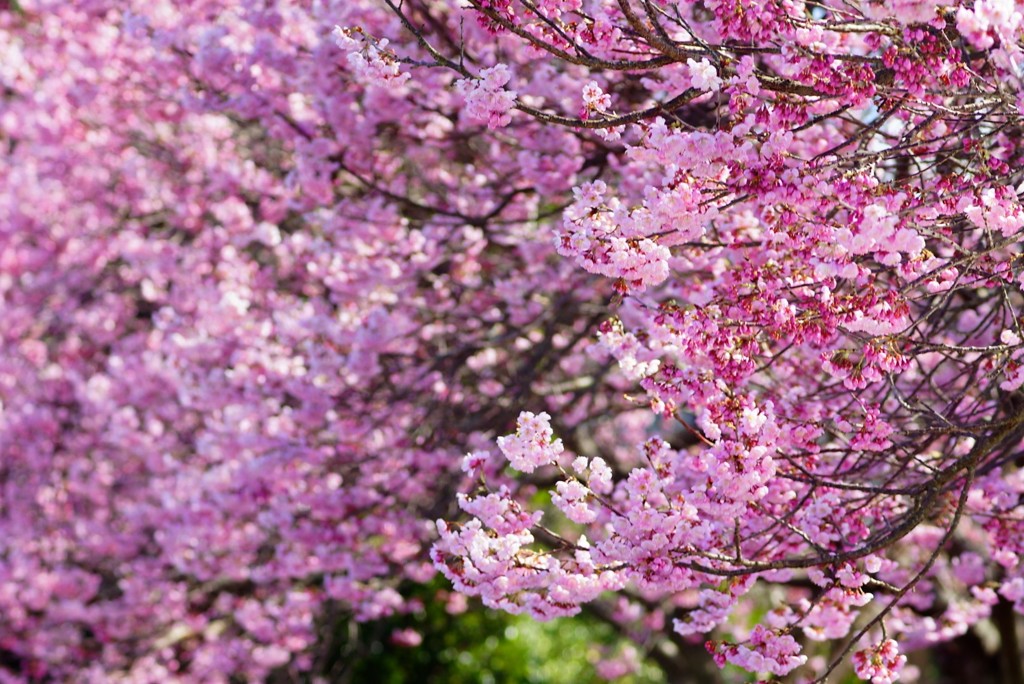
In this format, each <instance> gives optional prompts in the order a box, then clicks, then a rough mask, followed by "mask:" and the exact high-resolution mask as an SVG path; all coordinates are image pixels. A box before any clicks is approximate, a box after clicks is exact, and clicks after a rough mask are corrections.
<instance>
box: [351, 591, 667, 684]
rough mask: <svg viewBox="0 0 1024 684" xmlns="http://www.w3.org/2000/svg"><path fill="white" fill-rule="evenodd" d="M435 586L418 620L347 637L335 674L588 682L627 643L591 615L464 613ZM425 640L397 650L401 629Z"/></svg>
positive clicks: (650, 680) (492, 683) (378, 678)
mask: <svg viewBox="0 0 1024 684" xmlns="http://www.w3.org/2000/svg"><path fill="white" fill-rule="evenodd" d="M439 586H440V585H433V586H431V587H428V588H426V589H425V590H423V591H422V592H417V593H420V595H421V597H422V599H423V602H424V609H423V610H422V611H420V612H418V613H414V614H412V615H403V616H395V617H392V618H389V619H387V620H381V621H378V622H374V623H369V624H363V625H359V626H358V628H357V630H358V631H357V633H356V634H355V637H354V639H353V638H348V639H345V640H343V642H342V648H341V653H339V656H338V657H339V658H342V659H344V662H339V663H336V665H335V668H334V671H335V672H338V671H339V669H340V670H344V672H345V675H346V676H345V678H344V681H351V682H375V683H379V684H406V683H412V682H415V683H417V684H420V683H422V684H435V683H436V684H587V683H588V682H595V683H596V682H601V681H603V680H601V679H600V678H599V677H598V676H597V674H596V672H595V669H594V663H595V662H596V661H597V660H598V659H599V658H601V657H602V655H607V654H609V653H614V652H616V649H617V648H618V647H619V645H620V644H621V643H625V642H624V640H622V638H621V637H620V636H619V635H618V634H617V633H616V631H615V630H614V629H613V628H612V627H610V626H609V625H606V624H604V623H601V622H599V621H597V620H596V619H594V618H591V617H588V616H586V615H580V616H577V617H575V618H567V619H560V620H555V621H552V622H547V623H541V622H537V621H535V620H533V619H531V618H529V617H525V616H513V615H508V614H505V613H499V612H497V611H488V610H485V609H483V607H482V606H480V605H479V604H475V605H474V604H471V607H470V609H469V610H467V611H466V612H465V613H462V614H460V615H451V614H449V613H448V612H447V610H446V609H445V603H444V601H443V598H444V596H445V591H444V590H443V589H440V588H439ZM406 628H411V629H415V630H416V631H418V632H419V633H420V634H421V635H422V636H423V643H422V644H421V645H420V646H418V647H415V648H408V647H401V646H396V645H395V644H393V643H391V641H390V638H391V635H392V634H393V633H394V631H395V630H400V629H406ZM616 681H617V682H621V683H622V684H657V683H660V682H663V681H664V678H663V676H662V674H661V672H660V671H659V670H658V669H657V668H656V667H654V666H652V665H649V664H645V665H644V666H643V669H642V670H641V671H640V672H639V673H638V674H635V675H630V676H628V677H624V678H622V679H619V680H616Z"/></svg>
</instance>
